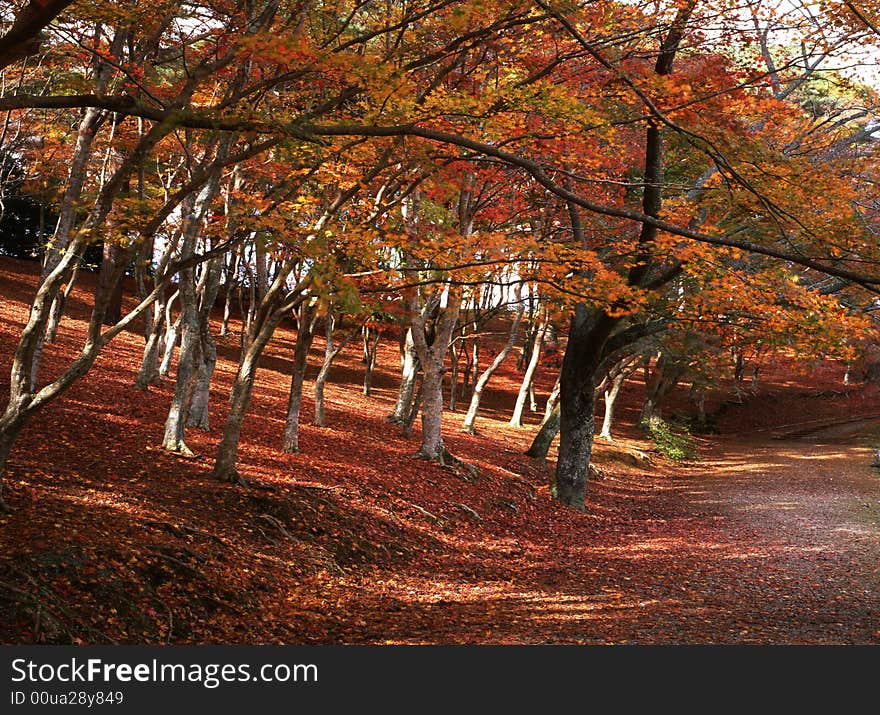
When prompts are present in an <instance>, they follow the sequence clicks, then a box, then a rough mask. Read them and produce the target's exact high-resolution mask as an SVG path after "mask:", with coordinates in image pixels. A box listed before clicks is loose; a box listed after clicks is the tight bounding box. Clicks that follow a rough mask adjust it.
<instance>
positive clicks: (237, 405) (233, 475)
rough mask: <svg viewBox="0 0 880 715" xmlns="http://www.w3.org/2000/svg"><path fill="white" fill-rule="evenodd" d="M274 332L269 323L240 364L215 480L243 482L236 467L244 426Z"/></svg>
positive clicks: (218, 453) (218, 455)
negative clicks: (258, 366) (266, 349)
mask: <svg viewBox="0 0 880 715" xmlns="http://www.w3.org/2000/svg"><path fill="white" fill-rule="evenodd" d="M274 330H275V326H274V325H271V324H270V323H267V324H266V325H265V326H264V328H263V330H262V331H260V333H259V334H258V335H257V336H256V339H255V340H254V341H252V342H251V343H250V345H248V348H247V349H246V350H245V352H244V354H243V355H242V359H241V362H240V363H239V365H238V372H236V374H235V379H234V380H233V383H232V390H231V391H230V393H229V414H228V415H227V417H226V423H225V424H224V426H223V436H222V437H221V438H220V445H219V446H218V448H217V458H216V460H215V462H214V477H215V478H216V479H219V480H220V481H221V482H231V483H234V484H239V483H241V481H242V479H241V476H240V475H239V473H238V468H237V465H238V444H239V441H240V440H241V427H242V424H243V423H244V417H245V415H246V414H247V411H248V408H249V407H250V404H251V396H252V395H253V389H254V378H255V377H256V374H257V362H258V361H259V359H260V355H261V354H262V352H263V348H265V347H266V343H268V342H269V338H270V337H271V335H272V333H273V332H274Z"/></svg>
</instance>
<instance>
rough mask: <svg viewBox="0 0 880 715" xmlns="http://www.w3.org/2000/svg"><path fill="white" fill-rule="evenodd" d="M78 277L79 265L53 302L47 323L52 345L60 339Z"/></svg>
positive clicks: (48, 337) (37, 365)
mask: <svg viewBox="0 0 880 715" xmlns="http://www.w3.org/2000/svg"><path fill="white" fill-rule="evenodd" d="M78 275H79V263H77V264H75V265H74V267H73V270H72V271H71V272H70V278H68V279H67V284H66V285H65V286H64V289H63V290H61V291H59V292H58V295H57V296H56V297H55V300H54V301H53V302H52V309H51V311H50V312H49V320H48V322H47V323H46V340H47V341H48V342H50V343H54V342H55V340H56V339H57V337H58V326H59V325H61V317H62V316H63V315H64V309H65V308H66V307H67V299H68V298H69V297H70V294H71V292H72V291H73V286H74V285H75V284H76V279H77V276H78ZM39 364H40V362H39V360H37V361H35V363H34V366H35V370H39ZM33 382H34V385H36V384H37V375H36V373H35V374H34V377H33Z"/></svg>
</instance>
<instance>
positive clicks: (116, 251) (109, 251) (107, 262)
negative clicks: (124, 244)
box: [98, 243, 124, 325]
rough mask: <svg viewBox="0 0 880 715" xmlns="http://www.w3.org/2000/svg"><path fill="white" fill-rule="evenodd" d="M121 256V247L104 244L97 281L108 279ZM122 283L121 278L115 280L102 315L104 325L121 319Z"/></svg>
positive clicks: (112, 323) (114, 323)
mask: <svg viewBox="0 0 880 715" xmlns="http://www.w3.org/2000/svg"><path fill="white" fill-rule="evenodd" d="M122 256H123V250H122V249H121V248H119V247H118V246H113V245H111V244H108V243H105V244H104V249H103V260H102V261H101V270H100V272H99V273H98V280H99V281H101V280H104V281H106V280H108V277H109V276H110V275H112V274H113V273H114V272H115V271H116V268H117V265H118V263H119V261H120V260H122ZM123 270H124V268H123ZM122 284H123V281H122V280H118V281H116V286H115V287H114V289H113V293H112V295H111V296H110V304H109V305H108V306H107V313H106V315H105V316H104V325H116V323H118V322H119V321H120V320H121V319H122Z"/></svg>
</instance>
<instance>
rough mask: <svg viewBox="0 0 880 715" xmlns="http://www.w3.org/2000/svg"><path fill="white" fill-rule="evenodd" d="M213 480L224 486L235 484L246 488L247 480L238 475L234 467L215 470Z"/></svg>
mask: <svg viewBox="0 0 880 715" xmlns="http://www.w3.org/2000/svg"><path fill="white" fill-rule="evenodd" d="M214 478H215V479H217V481H220V482H223V483H225V484H235V485H237V486H240V487H246V486H248V482H247V480H246V479H245V478H244V477H243V476H241V474H239V473H238V470H237V469H236V468H235V467H226V468H220V469H215V470H214Z"/></svg>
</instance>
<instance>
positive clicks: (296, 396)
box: [281, 303, 315, 452]
mask: <svg viewBox="0 0 880 715" xmlns="http://www.w3.org/2000/svg"><path fill="white" fill-rule="evenodd" d="M314 319H315V306H312V305H310V304H308V303H304V304H303V305H302V306H301V307H300V310H299V320H298V321H297V328H296V347H295V348H294V352H293V374H292V375H291V378H290V395H289V397H288V400H287V419H286V420H285V423H284V438H283V439H282V441H281V450H282V451H283V452H299V414H300V408H301V407H302V388H303V381H304V380H305V376H306V367H307V366H308V358H309V349H310V348H311V347H312V340H313V339H314V337H315V324H314V323H315V320H314Z"/></svg>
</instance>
